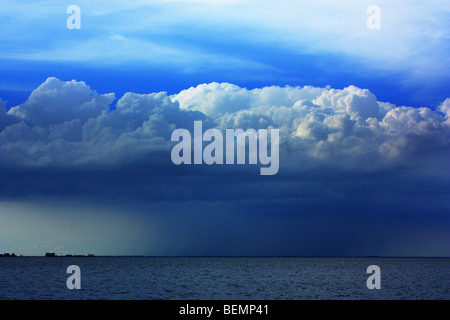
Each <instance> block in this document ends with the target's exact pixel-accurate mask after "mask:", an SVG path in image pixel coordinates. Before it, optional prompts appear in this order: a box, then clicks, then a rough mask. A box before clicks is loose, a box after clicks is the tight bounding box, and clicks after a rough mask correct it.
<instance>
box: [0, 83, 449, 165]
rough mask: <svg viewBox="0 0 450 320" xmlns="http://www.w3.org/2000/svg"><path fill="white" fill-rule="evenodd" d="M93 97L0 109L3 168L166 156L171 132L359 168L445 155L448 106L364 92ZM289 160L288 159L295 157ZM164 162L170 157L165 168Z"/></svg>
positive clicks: (42, 90)
mask: <svg viewBox="0 0 450 320" xmlns="http://www.w3.org/2000/svg"><path fill="white" fill-rule="evenodd" d="M114 98H115V96H114V94H113V93H108V94H99V93H97V92H95V91H94V90H92V89H91V88H90V87H89V86H88V85H87V84H85V83H84V82H78V81H74V80H72V81H61V80H59V79H57V78H48V79H47V80H46V81H45V82H44V83H43V84H42V85H40V86H39V87H38V88H37V89H35V90H34V91H33V92H32V93H31V94H30V96H29V98H28V100H27V101H26V102H24V103H23V104H21V105H18V106H15V107H13V108H11V109H9V110H8V111H6V109H5V106H4V103H3V105H0V130H1V131H0V149H1V152H0V163H1V164H2V165H8V166H9V165H13V166H22V165H24V166H52V165H58V166H61V165H63V166H77V165H79V164H86V163H100V164H101V163H112V164H114V163H116V162H117V163H120V162H122V161H133V159H138V158H139V157H140V156H142V155H144V154H145V155H147V156H148V154H149V153H151V152H152V151H154V152H157V151H158V150H159V151H166V150H169V148H170V146H171V145H172V143H171V142H170V135H171V132H172V131H173V130H174V129H176V128H188V129H189V128H191V127H192V124H193V121H194V120H203V121H205V122H206V123H207V126H209V127H217V128H219V129H222V130H224V129H226V128H242V129H248V128H254V129H261V128H277V129H280V138H281V152H282V153H285V154H286V155H287V154H289V156H290V157H292V156H293V155H294V156H295V157H297V160H298V162H297V164H298V165H301V163H302V161H304V162H307V161H311V160H321V161H328V162H330V163H339V162H341V161H344V162H349V163H351V164H352V165H356V166H365V165H367V164H368V163H370V165H371V166H374V165H375V166H376V165H377V164H380V165H381V164H383V165H384V164H386V162H389V161H394V162H397V163H398V162H399V161H405V159H407V158H413V157H421V156H423V155H425V154H432V155H434V156H435V155H436V154H437V155H441V156H445V155H447V152H448V151H447V150H449V144H450V122H449V105H450V104H449V101H450V99H447V100H446V101H444V102H443V103H442V104H441V106H440V107H439V108H437V109H435V110H433V109H431V108H428V107H422V108H413V107H405V106H395V105H393V104H391V103H388V102H380V101H377V99H376V97H375V96H374V95H373V94H372V93H371V92H370V91H369V90H367V89H361V88H357V87H354V86H349V87H347V88H344V89H342V90H340V89H332V88H329V87H326V88H316V87H311V86H305V87H289V86H287V87H277V86H272V87H264V88H257V89H252V90H248V89H245V88H241V87H238V86H236V85H233V84H229V83H220V84H219V83H209V84H201V85H198V86H197V87H192V88H189V89H187V90H183V91H181V92H180V93H178V94H174V95H172V96H169V95H167V93H165V92H158V93H149V94H136V93H131V92H129V93H126V94H124V95H123V97H121V98H120V99H119V100H118V101H117V103H116V105H115V108H111V106H112V104H113V101H114ZM295 157H294V158H295ZM167 161H170V158H168V159H167Z"/></svg>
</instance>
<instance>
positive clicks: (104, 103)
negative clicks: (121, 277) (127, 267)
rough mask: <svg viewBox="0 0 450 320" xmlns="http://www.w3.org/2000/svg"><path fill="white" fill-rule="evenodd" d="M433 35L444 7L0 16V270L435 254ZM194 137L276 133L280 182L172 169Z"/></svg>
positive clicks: (437, 150) (445, 248) (438, 124)
mask: <svg viewBox="0 0 450 320" xmlns="http://www.w3.org/2000/svg"><path fill="white" fill-rule="evenodd" d="M73 4H75V5H77V6H78V7H79V8H80V27H81V28H80V29H70V28H68V25H67V20H68V19H69V20H70V19H71V15H72V12H71V11H70V12H69V13H67V8H68V6H70V5H73ZM373 5H375V6H376V8H378V9H379V11H378V12H379V15H376V16H374V14H376V13H374V11H372V10H371V9H370V8H373V7H371V6H373ZM375 18H376V19H377V20H374V19H375ZM449 18H450V4H449V3H448V1H433V2H429V3H424V2H421V1H395V2H394V1H349V0H344V1H325V0H322V1H320V0H319V1H308V2H306V1H287V0H286V1H283V0H281V1H266V0H262V1H261V0H260V1H253V0H242V1H240V0H231V1H207V0H197V1H194V0H193V1H162V0H161V1H145V0H139V1H138V0H134V1H108V4H107V5H106V4H105V2H104V1H94V0H90V1H26V2H25V1H21V2H17V1H8V0H6V1H4V2H3V3H2V10H0V29H1V30H2V32H1V33H0V44H1V45H0V252H15V253H16V254H24V255H43V254H45V252H56V253H57V254H88V253H93V254H96V255H157V256H171V255H176V256H180V255H194V256H203V255H205V256H236V255H238V256H374V255H382V256H450V215H449V214H450V210H449V209H450V199H449V197H450V179H449V178H450V167H449V159H450V157H449V156H450V148H449V147H450V118H449V117H450V90H449V88H450V56H449V54H448V52H450V23H449V21H450V19H449ZM70 21H72V20H70ZM374 21H377V22H378V24H376V26H375V25H373V23H374ZM373 26H375V27H374V28H373ZM194 121H202V122H203V127H204V130H206V129H210V128H216V129H219V130H220V131H222V132H225V131H226V130H227V129H238V128H241V129H243V130H247V129H255V130H258V129H278V130H279V132H280V141H279V161H280V164H279V171H278V172H277V174H275V175H269V176H263V175H260V173H259V168H260V166H259V165H257V166H255V165H250V164H245V165H237V164H236V165H217V164H213V165H207V164H202V165H187V164H181V165H175V164H174V163H173V162H172V161H171V150H172V148H173V147H174V145H175V144H176V143H174V142H173V141H171V134H172V132H173V131H174V130H175V129H177V128H186V129H187V130H189V131H190V132H193V127H194ZM204 146H205V143H204Z"/></svg>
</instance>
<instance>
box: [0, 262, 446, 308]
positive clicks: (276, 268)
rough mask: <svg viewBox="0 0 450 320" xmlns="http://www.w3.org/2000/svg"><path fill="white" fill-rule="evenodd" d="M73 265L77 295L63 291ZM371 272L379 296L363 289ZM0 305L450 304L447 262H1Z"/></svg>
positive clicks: (66, 290)
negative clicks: (199, 302)
mask: <svg viewBox="0 0 450 320" xmlns="http://www.w3.org/2000/svg"><path fill="white" fill-rule="evenodd" d="M72 265H76V266H78V267H79V270H80V273H79V276H80V277H79V284H80V289H69V288H68V285H67V280H68V278H69V277H71V276H72V274H71V273H67V268H68V267H69V266H72ZM372 265H375V266H378V267H379V271H380V272H379V284H380V289H376V288H375V289H369V288H368V284H367V282H368V278H369V277H371V275H372V274H371V273H367V268H368V267H369V266H372ZM369 282H371V281H369ZM371 283H373V282H371ZM0 299H1V300H10V299H11V300H74V299H75V300H85V299H87V300H99V299H102V300H103V299H104V300H341V299H343V300H369V299H370V300H373V299H375V300H449V299H450V258H378V257H377V258H294V257H283V258H278V257H207V258H205V257H15V258H0Z"/></svg>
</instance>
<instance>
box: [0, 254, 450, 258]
mask: <svg viewBox="0 0 450 320" xmlns="http://www.w3.org/2000/svg"><path fill="white" fill-rule="evenodd" d="M0 258H301V259H450V257H439V256H146V255H99V256H96V255H94V254H87V255H83V254H80V255H79V254H66V255H56V254H55V255H42V256H34V255H22V254H21V255H16V254H14V253H12V254H0Z"/></svg>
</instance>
